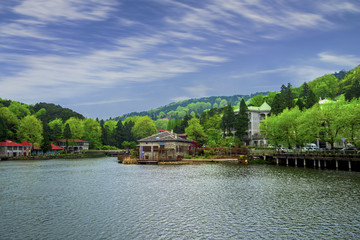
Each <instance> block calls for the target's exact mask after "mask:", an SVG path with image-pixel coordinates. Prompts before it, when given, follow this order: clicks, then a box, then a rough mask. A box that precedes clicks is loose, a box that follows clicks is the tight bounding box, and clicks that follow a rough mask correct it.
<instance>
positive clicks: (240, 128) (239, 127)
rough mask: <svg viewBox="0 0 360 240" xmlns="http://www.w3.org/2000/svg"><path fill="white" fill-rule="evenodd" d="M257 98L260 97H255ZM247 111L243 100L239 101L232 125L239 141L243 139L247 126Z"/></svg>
mask: <svg viewBox="0 0 360 240" xmlns="http://www.w3.org/2000/svg"><path fill="white" fill-rule="evenodd" d="M257 96H262V95H257ZM247 110H248V107H247V105H246V103H245V100H244V99H241V102H240V107H239V113H238V115H237V116H236V119H235V124H234V128H235V136H237V137H238V138H240V139H242V138H243V137H244V135H245V133H246V130H247V128H248V124H249V117H248V113H247Z"/></svg>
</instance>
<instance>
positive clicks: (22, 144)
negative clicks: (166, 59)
mask: <svg viewBox="0 0 360 240" xmlns="http://www.w3.org/2000/svg"><path fill="white" fill-rule="evenodd" d="M0 146H22V147H23V146H32V144H31V143H28V142H27V141H23V142H22V143H16V142H13V141H10V140H5V141H2V142H0Z"/></svg>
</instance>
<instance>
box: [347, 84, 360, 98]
mask: <svg viewBox="0 0 360 240" xmlns="http://www.w3.org/2000/svg"><path fill="white" fill-rule="evenodd" d="M359 97H360V83H359V79H356V80H355V82H354V84H353V85H352V87H351V88H349V89H348V90H346V91H345V99H346V100H348V101H350V100H352V99H354V98H359Z"/></svg>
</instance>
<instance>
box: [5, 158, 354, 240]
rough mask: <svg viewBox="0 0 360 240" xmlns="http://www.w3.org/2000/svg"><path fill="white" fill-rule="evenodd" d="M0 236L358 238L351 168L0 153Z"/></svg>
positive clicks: (50, 237) (33, 237)
mask: <svg viewBox="0 0 360 240" xmlns="http://www.w3.org/2000/svg"><path fill="white" fill-rule="evenodd" d="M0 207H1V209H0V239H359V238H360V173H359V172H346V171H326V170H316V169H304V168H295V167H280V166H265V165H247V166H243V165H237V164H235V165H234V164H203V165H172V166H165V165H163V166H160V165H159V166H156V165H121V164H118V163H117V161H116V159H115V158H101V159H100V158H99V159H81V160H77V159H75V160H49V161H3V162H0Z"/></svg>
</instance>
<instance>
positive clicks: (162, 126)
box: [154, 119, 169, 130]
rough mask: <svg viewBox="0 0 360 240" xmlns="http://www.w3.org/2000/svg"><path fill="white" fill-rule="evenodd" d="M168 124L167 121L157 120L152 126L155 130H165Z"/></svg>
mask: <svg viewBox="0 0 360 240" xmlns="http://www.w3.org/2000/svg"><path fill="white" fill-rule="evenodd" d="M168 123H169V119H157V120H156V121H155V122H154V124H155V126H156V129H157V130H160V129H166V128H167V126H168Z"/></svg>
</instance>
